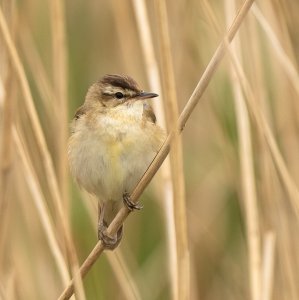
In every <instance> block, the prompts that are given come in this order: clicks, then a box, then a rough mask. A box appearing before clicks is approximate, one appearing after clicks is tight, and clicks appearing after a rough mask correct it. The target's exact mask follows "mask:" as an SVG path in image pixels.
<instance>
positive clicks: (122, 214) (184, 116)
mask: <svg viewBox="0 0 299 300" xmlns="http://www.w3.org/2000/svg"><path fill="white" fill-rule="evenodd" d="M252 3H253V0H246V1H245V2H244V3H243V5H242V7H241V8H240V10H239V12H238V13H237V15H236V17H235V19H234V21H233V23H232V25H231V27H230V29H229V30H228V32H227V33H226V35H225V37H224V40H223V41H222V42H221V44H220V45H219V46H218V48H217V49H216V51H215V53H214V55H213V57H212V59H211V60H210V62H209V64H208V66H207V67H206V69H205V71H204V73H203V75H202V77H201V79H200V80H199V82H198V84H197V86H196V88H195V90H194V91H193V93H192V95H191V97H190V99H189V100H188V102H187V104H186V105H185V108H184V109H183V112H182V113H181V115H180V118H179V122H178V125H179V130H183V129H184V127H185V125H186V122H187V120H188V119H189V117H190V115H191V113H192V112H193V110H194V108H195V106H196V105H197V103H198V102H199V100H200V98H201V96H202V95H203V93H204V91H205V90H206V88H207V86H208V84H209V82H210V80H211V78H212V77H213V75H214V73H215V71H216V70H217V67H218V65H219V63H220V62H221V60H222V58H223V56H224V54H225V53H226V48H227V47H226V43H227V41H229V42H230V41H231V40H232V39H233V38H234V36H235V34H236V32H237V31H238V29H239V28H240V26H241V24H242V22H243V20H244V18H245V17H246V15H247V13H248V11H249V9H250V7H251V5H252ZM173 130H178V129H177V128H173ZM172 137H173V133H172V132H171V133H170V134H169V135H168V137H167V139H166V141H165V142H164V144H163V146H162V147H161V149H160V151H159V152H158V154H157V156H156V157H155V159H154V160H153V162H152V163H151V165H150V166H149V168H148V169H147V171H146V172H145V174H144V175H143V177H142V179H141V180H140V181H139V183H138V184H137V186H136V188H135V189H134V191H133V193H132V194H131V201H132V202H137V201H138V198H139V197H140V195H141V194H142V192H143V190H144V189H145V187H146V186H147V185H148V184H149V182H150V181H151V179H152V178H153V176H154V175H155V174H156V172H157V171H158V169H159V168H160V166H161V165H162V163H163V161H164V160H165V158H166V156H167V154H168V153H169V150H170V142H171V140H172ZM129 214H130V211H128V209H127V208H126V207H123V208H122V209H121V210H120V211H119V212H118V214H117V215H116V217H115V218H114V220H113V221H112V222H111V224H110V226H109V228H108V229H107V233H108V234H109V235H114V234H116V232H117V230H118V229H119V228H120V226H121V225H122V224H123V223H124V221H125V219H126V218H127V217H128V215H129ZM103 251H104V247H103V244H102V243H101V241H98V243H97V244H96V245H95V247H94V248H93V250H92V251H91V252H90V253H89V255H88V257H87V258H86V260H85V261H84V262H83V264H82V265H81V268H80V275H81V276H82V277H84V276H85V275H86V274H87V273H88V272H89V270H90V268H91V267H92V266H93V264H94V263H95V262H96V260H97V259H98V258H99V256H100V255H101V254H102V252H103ZM73 292H74V286H73V281H71V282H69V284H68V286H67V287H66V288H65V290H64V291H63V292H62V294H61V295H60V297H59V299H60V300H62V299H69V298H70V297H71V296H72V294H73Z"/></svg>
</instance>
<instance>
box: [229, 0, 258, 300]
mask: <svg viewBox="0 0 299 300" xmlns="http://www.w3.org/2000/svg"><path fill="white" fill-rule="evenodd" d="M234 12H235V1H229V2H228V1H227V2H226V19H227V23H230V21H231V19H232V17H233V15H234ZM230 51H231V52H232V53H233V55H234V56H235V57H240V56H241V49H240V44H239V39H238V37H236V38H235V40H234V41H233V42H232V44H231V45H230ZM230 77H231V83H232V87H233V95H234V102H235V110H236V118H237V129H238V141H239V158H240V168H241V181H242V194H243V197H244V203H245V214H246V218H245V222H246V231H247V241H248V250H249V251H248V261H249V277H250V290H251V299H252V300H259V299H260V295H261V279H262V276H261V253H260V252H261V245H260V244H261V242H260V241H261V237H260V225H259V212H258V205H257V196H256V188H255V179H254V162H253V154H252V141H251V129H250V122H249V116H248V111H247V107H246V103H245V100H244V97H243V94H242V87H241V85H240V82H239V81H238V78H237V75H236V73H235V71H234V69H233V66H232V65H231V68H230Z"/></svg>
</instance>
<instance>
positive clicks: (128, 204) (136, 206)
mask: <svg viewBox="0 0 299 300" xmlns="http://www.w3.org/2000/svg"><path fill="white" fill-rule="evenodd" d="M123 201H124V204H125V205H126V207H127V208H128V209H129V210H130V211H133V210H140V209H142V208H143V206H142V205H141V204H139V203H138V202H136V203H134V202H132V201H131V198H130V194H129V193H127V192H125V193H124V194H123Z"/></svg>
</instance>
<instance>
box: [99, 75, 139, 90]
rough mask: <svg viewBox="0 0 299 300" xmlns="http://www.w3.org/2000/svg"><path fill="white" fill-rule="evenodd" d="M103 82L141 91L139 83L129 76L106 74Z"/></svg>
mask: <svg viewBox="0 0 299 300" xmlns="http://www.w3.org/2000/svg"><path fill="white" fill-rule="evenodd" d="M101 83H102V84H110V85H112V86H114V87H120V88H122V89H128V90H133V91H136V92H139V88H138V85H137V83H136V82H135V80H134V79H132V78H130V77H129V76H119V75H105V76H104V77H103V78H102V80H101Z"/></svg>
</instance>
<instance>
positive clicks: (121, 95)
mask: <svg viewBox="0 0 299 300" xmlns="http://www.w3.org/2000/svg"><path fill="white" fill-rule="evenodd" d="M115 97H116V98H117V99H122V98H123V97H124V94H123V93H121V92H117V93H115Z"/></svg>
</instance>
